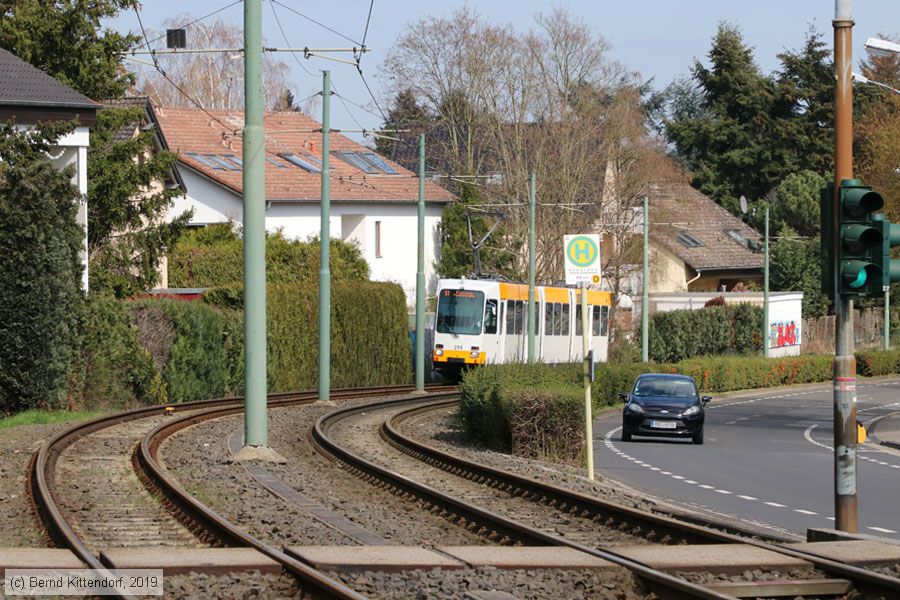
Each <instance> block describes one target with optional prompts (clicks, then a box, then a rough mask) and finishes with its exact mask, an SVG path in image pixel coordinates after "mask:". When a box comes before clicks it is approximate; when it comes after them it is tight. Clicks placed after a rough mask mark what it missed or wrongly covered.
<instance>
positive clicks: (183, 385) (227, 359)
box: [130, 299, 243, 402]
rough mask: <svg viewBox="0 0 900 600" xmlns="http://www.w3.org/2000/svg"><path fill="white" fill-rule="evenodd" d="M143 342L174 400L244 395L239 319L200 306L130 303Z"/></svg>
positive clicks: (151, 301) (156, 301)
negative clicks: (242, 391)
mask: <svg viewBox="0 0 900 600" xmlns="http://www.w3.org/2000/svg"><path fill="white" fill-rule="evenodd" d="M130 308H131V311H132V315H133V316H132V318H133V320H134V322H135V323H136V324H137V327H138V330H139V332H140V338H141V342H142V344H143V345H144V346H145V347H147V348H149V352H150V353H151V355H152V356H153V359H154V361H155V363H156V366H157V369H158V370H159V371H160V373H161V374H162V377H163V380H164V381H165V385H166V392H167V394H168V400H169V402H187V401H190V400H201V399H205V398H218V397H222V396H228V395H234V394H239V393H240V392H241V390H242V388H243V359H242V351H243V334H242V330H241V327H242V325H241V321H240V316H239V315H238V314H236V313H233V312H229V311H223V310H219V309H216V308H214V307H212V306H209V305H206V304H203V303H200V302H184V301H179V300H166V299H162V300H137V301H134V302H131V303H130Z"/></svg>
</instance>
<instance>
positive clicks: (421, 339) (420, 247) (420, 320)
mask: <svg viewBox="0 0 900 600" xmlns="http://www.w3.org/2000/svg"><path fill="white" fill-rule="evenodd" d="M416 250H417V253H418V259H417V262H416V390H417V391H420V392H424V391H425V134H424V133H423V134H421V135H419V234H418V244H417V246H416Z"/></svg>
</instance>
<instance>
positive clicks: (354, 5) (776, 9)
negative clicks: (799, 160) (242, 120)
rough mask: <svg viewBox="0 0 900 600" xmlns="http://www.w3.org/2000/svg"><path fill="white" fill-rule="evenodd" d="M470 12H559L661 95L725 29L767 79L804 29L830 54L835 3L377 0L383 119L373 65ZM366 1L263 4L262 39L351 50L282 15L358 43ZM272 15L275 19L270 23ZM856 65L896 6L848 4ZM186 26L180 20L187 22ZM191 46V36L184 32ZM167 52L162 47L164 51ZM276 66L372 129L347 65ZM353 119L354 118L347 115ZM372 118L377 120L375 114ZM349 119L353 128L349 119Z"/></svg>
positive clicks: (899, 30) (369, 62)
mask: <svg viewBox="0 0 900 600" xmlns="http://www.w3.org/2000/svg"><path fill="white" fill-rule="evenodd" d="M233 2H234V0H190V1H189V2H187V1H183V0H182V1H180V2H176V1H175V0H144V2H143V7H142V9H141V19H142V21H143V23H144V26H145V27H148V28H154V29H157V30H162V29H164V26H163V22H164V21H165V20H167V19H170V18H173V17H178V16H179V15H182V16H184V15H186V14H190V15H191V16H193V17H195V18H196V17H200V16H203V15H206V14H208V13H211V12H213V11H215V10H217V9H220V8H223V7H225V6H228V5H229V4H232V3H233ZM467 4H468V6H470V7H475V8H476V10H477V11H478V12H479V13H480V14H481V15H482V16H483V17H485V19H486V20H488V21H490V22H494V23H509V24H511V25H512V26H513V28H514V29H516V30H517V31H522V32H524V31H528V30H529V29H532V28H534V27H535V22H534V15H535V14H536V13H538V12H550V11H551V10H552V9H553V7H554V5H559V6H562V7H565V8H567V9H568V10H569V12H570V13H571V14H572V15H573V16H576V17H580V18H582V19H584V21H585V22H586V23H587V24H588V26H589V27H591V28H592V29H594V30H595V31H596V32H597V33H599V34H600V35H602V36H603V37H604V38H606V39H607V40H608V41H609V42H610V44H611V46H612V47H611V49H610V52H609V56H610V57H611V58H613V59H615V60H617V61H619V62H621V63H623V64H624V65H625V66H626V67H627V68H628V69H629V70H632V71H637V72H639V73H640V75H641V77H642V79H643V80H650V79H652V82H653V83H652V85H653V87H654V88H656V89H662V88H664V87H665V86H666V85H668V84H669V83H671V82H672V81H673V80H674V79H675V78H677V77H680V76H686V75H688V74H689V72H690V68H691V65H692V64H693V63H694V60H695V59H699V60H701V61H703V62H705V63H706V62H708V61H707V54H708V52H709V48H710V44H711V40H712V37H713V36H714V35H715V33H716V29H717V27H718V24H719V23H721V22H723V21H725V22H728V23H730V24H733V25H737V26H738V27H739V28H740V29H741V31H742V33H743V36H744V41H745V42H746V43H747V44H748V45H749V46H751V47H752V48H754V54H755V58H756V61H757V64H758V65H759V66H760V68H761V69H762V70H763V71H764V72H766V73H770V72H772V71H773V70H775V69H776V68H777V67H778V61H777V57H776V55H777V54H778V53H779V52H782V51H783V50H785V49H799V48H800V47H801V46H802V44H803V41H804V39H805V37H806V32H807V30H808V29H809V27H810V25H812V26H814V27H815V28H816V29H817V30H819V31H820V32H823V33H824V34H825V35H824V39H825V40H826V42H827V43H828V45H829V46H831V43H832V42H831V39H832V33H831V32H832V27H831V20H832V18H833V17H834V0H625V1H617V2H614V1H611V0H568V1H558V2H556V3H552V2H542V1H539V0H480V1H478V2H468V3H466V2H464V1H462V0H442V1H441V2H435V1H433V0H418V1H415V0H405V1H402V0H374V4H373V10H372V16H371V21H370V24H369V29H368V34H367V37H366V45H367V46H368V47H370V48H372V49H373V51H372V52H371V53H369V54H367V55H366V56H365V57H364V58H363V63H362V67H363V71H364V73H365V76H366V79H367V80H368V82H369V85H370V86H371V87H372V89H373V92H374V93H375V97H376V98H377V100H378V103H379V104H380V105H381V107H382V108H383V109H384V110H385V111H386V110H387V106H388V105H389V98H387V97H386V95H385V94H384V92H383V90H384V89H386V85H383V81H382V80H380V79H379V70H380V65H381V62H382V60H383V59H384V57H385V56H386V55H387V52H388V50H389V49H390V47H391V46H392V45H393V43H394V41H395V40H396V38H397V36H398V34H400V33H401V32H402V31H403V29H404V27H405V26H406V25H407V24H408V23H413V22H415V21H418V20H419V19H422V18H427V17H447V16H450V15H451V14H452V13H453V12H454V11H455V10H457V9H458V8H460V7H462V6H466V5H467ZM369 6H370V2H369V0H330V1H326V2H322V1H316V2H311V1H308V0H303V1H301V0H277V3H273V2H270V0H263V36H264V38H265V39H266V43H267V44H268V45H270V46H285V45H290V46H292V47H303V46H308V47H317V46H318V47H349V46H353V45H354V44H353V43H351V42H350V41H348V40H347V39H345V38H344V37H341V36H339V35H337V34H335V33H333V32H331V31H328V30H327V29H325V28H323V27H321V26H319V25H317V24H315V23H313V22H311V21H309V20H306V19H304V18H303V17H301V16H299V15H297V14H296V13H294V12H292V11H291V10H289V9H288V8H286V7H289V8H292V9H294V10H295V11H298V12H300V13H303V14H304V15H306V16H308V17H310V18H312V19H315V20H316V21H319V22H320V23H322V24H323V25H325V26H327V27H329V28H331V29H333V30H335V31H337V32H338V33H340V34H342V35H344V36H346V37H347V38H350V39H352V40H354V41H356V42H357V43H359V42H360V41H361V39H362V37H363V32H364V30H365V25H366V17H367V13H368V10H369ZM273 9H274V14H273ZM852 10H853V13H852V14H853V18H854V21H855V27H854V29H853V35H854V43H853V55H854V65H857V64H858V61H859V59H860V58H861V57H863V56H864V55H865V52H864V49H863V43H864V42H865V40H866V38H868V37H874V36H877V35H878V34H879V33H882V34H887V35H898V34H900V0H855V1H854V2H853V7H852ZM275 15H277V18H278V20H279V21H280V22H281V25H282V26H283V28H284V30H285V32H286V36H287V43H286V42H285V39H284V36H282V33H281V31H280V30H279V29H278V24H277V22H276V18H275ZM216 16H218V17H221V18H223V19H224V20H226V21H230V22H231V23H234V24H236V25H240V24H241V23H242V22H243V5H242V3H241V2H237V3H234V5H233V6H231V7H229V8H226V9H225V10H223V11H222V12H220V13H218V14H217V15H216ZM187 20H190V19H185V21H187ZM106 25H107V26H109V27H113V28H115V29H119V30H122V31H127V30H130V31H133V32H135V33H140V27H139V25H138V19H137V16H136V15H135V13H134V12H126V13H122V14H121V15H119V17H117V18H116V19H114V20H112V21H109V22H108V23H106ZM188 36H190V29H188ZM161 44H162V46H156V47H160V48H162V47H164V46H165V40H163V41H162V42H161ZM281 60H283V61H284V62H285V63H287V64H288V65H289V66H290V67H291V77H292V83H293V85H294V88H295V95H296V97H297V98H304V97H307V96H309V95H311V94H313V93H315V92H316V91H317V90H320V89H321V86H322V77H321V71H322V70H323V69H329V70H330V71H331V73H332V81H333V82H334V86H335V88H336V89H337V90H338V91H339V92H340V94H341V95H343V96H344V97H345V98H347V99H350V100H351V101H352V102H354V103H356V104H359V105H362V106H364V107H366V108H368V109H370V111H371V112H366V111H364V110H363V109H361V108H358V107H356V106H353V104H349V105H348V106H347V107H346V108H345V107H344V106H343V105H341V104H340V103H336V102H333V103H332V107H333V108H332V127H335V128H341V127H343V128H345V129H352V128H358V126H357V125H356V122H359V124H361V125H362V126H363V127H364V128H366V129H371V128H377V127H379V126H380V125H381V122H382V119H381V118H380V117H379V116H377V113H378V111H377V109H376V108H375V106H374V103H373V102H372V100H371V98H370V97H369V94H368V92H367V91H366V88H365V86H364V85H363V82H362V80H361V78H360V77H359V75H358V74H357V72H356V69H355V68H354V67H353V66H351V65H345V64H340V63H337V62H331V61H325V60H322V59H309V60H307V59H303V58H302V57H300V59H299V60H300V61H302V62H303V65H304V66H305V67H306V69H307V70H308V71H310V72H311V74H309V73H306V72H304V71H303V70H301V67H300V66H298V64H297V61H296V60H295V59H294V58H292V57H291V56H290V55H288V54H284V55H281ZM348 111H352V113H353V114H352V115H350V114H348ZM372 113H375V114H372ZM354 118H355V120H356V121H354V120H353V119H354Z"/></svg>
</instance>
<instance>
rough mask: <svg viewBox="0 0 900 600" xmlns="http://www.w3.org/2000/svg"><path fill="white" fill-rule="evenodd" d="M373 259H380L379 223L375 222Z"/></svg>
mask: <svg viewBox="0 0 900 600" xmlns="http://www.w3.org/2000/svg"><path fill="white" fill-rule="evenodd" d="M375 258H381V221H375Z"/></svg>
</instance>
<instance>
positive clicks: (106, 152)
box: [88, 108, 191, 297]
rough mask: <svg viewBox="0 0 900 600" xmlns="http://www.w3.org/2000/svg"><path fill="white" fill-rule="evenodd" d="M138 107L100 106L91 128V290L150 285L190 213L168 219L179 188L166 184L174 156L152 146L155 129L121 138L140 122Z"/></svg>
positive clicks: (123, 290)
mask: <svg viewBox="0 0 900 600" xmlns="http://www.w3.org/2000/svg"><path fill="white" fill-rule="evenodd" d="M143 113H144V111H143V110H141V109H139V108H127V109H118V108H116V109H113V108H110V109H104V110H101V111H100V112H99V113H98V115H97V123H96V125H94V126H93V127H92V128H91V137H90V142H91V145H90V148H89V149H88V249H89V253H90V262H89V265H90V280H91V289H92V290H94V291H104V292H111V293H114V294H115V295H116V296H119V297H125V296H130V295H132V294H134V293H136V292H140V291H143V290H148V289H150V288H152V287H154V286H155V285H156V283H157V281H158V273H157V267H158V265H159V263H160V260H161V259H162V257H163V256H165V254H166V252H168V251H169V250H170V249H171V248H172V247H173V245H174V243H175V241H176V240H177V239H178V236H179V235H180V234H181V232H182V231H183V229H184V227H185V225H186V224H187V222H188V221H189V219H190V217H191V213H190V212H185V213H183V214H182V215H180V216H179V217H177V218H175V219H173V220H172V221H171V222H166V212H167V210H168V207H169V205H170V204H171V202H172V199H173V198H174V197H176V196H178V195H180V194H181V193H182V191H181V189H179V188H174V187H167V186H166V185H154V184H155V183H156V184H158V183H164V182H165V181H166V179H167V178H168V177H169V174H170V172H171V171H172V170H173V169H174V168H175V162H176V160H177V156H176V155H175V154H174V153H172V152H166V151H163V150H161V149H156V151H155V152H154V153H153V155H152V156H150V157H148V156H147V154H148V151H149V149H150V148H152V147H153V145H154V141H153V138H154V133H153V131H151V130H143V129H141V131H140V132H139V133H138V134H137V135H136V136H135V137H133V138H128V139H122V137H123V136H121V135H120V132H122V131H123V130H125V131H129V132H130V130H131V129H132V128H133V127H135V124H139V123H140V119H141V116H142V115H143Z"/></svg>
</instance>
